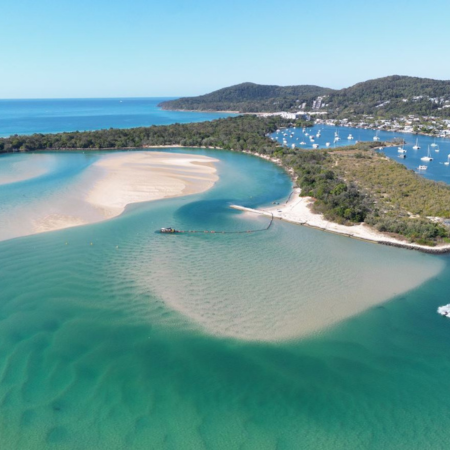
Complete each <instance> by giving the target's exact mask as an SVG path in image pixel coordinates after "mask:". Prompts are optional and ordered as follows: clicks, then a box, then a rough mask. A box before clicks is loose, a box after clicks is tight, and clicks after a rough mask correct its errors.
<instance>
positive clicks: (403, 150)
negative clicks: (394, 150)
mask: <svg viewBox="0 0 450 450" xmlns="http://www.w3.org/2000/svg"><path fill="white" fill-rule="evenodd" d="M398 152H399V153H406V150H405V149H404V148H403V147H399V148H398Z"/></svg>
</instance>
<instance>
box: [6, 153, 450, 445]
mask: <svg viewBox="0 0 450 450" xmlns="http://www.w3.org/2000/svg"><path fill="white" fill-rule="evenodd" d="M165 151H177V152H186V153H192V152H196V153H199V154H202V155H207V156H213V157H215V158H217V159H218V160H219V163H218V164H217V168H218V173H219V176H220V179H219V181H218V182H217V183H216V184H215V185H214V187H213V188H212V189H210V190H209V191H207V192H204V193H201V194H196V195H191V196H186V197H180V198H174V199H167V200H160V201H155V202H149V203H144V204H139V205H131V206H129V207H128V208H127V209H126V211H125V212H124V213H123V214H122V215H121V216H119V217H116V218H114V219H112V220H109V221H105V222H101V223H96V224H92V225H86V226H81V227H77V228H71V229H66V230H61V231H56V232H50V233H44V234H39V235H33V236H27V237H20V238H15V239H9V240H5V241H3V242H0V269H1V270H0V350H1V351H0V405H1V409H0V448H5V449H8V450H14V449H26V450H34V449H36V450H42V449H52V448H55V449H71V450H72V449H80V450H81V449H83V450H85V449H108V450H109V449H130V448H133V449H149V448H152V449H196V450H197V449H214V450H215V449H219V450H220V449H224V450H225V449H226V450H229V449H258V450H259V449H273V450H275V449H277V450H279V449H294V448H305V449H314V450H316V449H320V450H322V449H333V450H335V449H346V450H348V449H361V448H364V449H399V448H405V449H406V448H407V449H442V448H447V447H448V446H449V445H450V437H449V433H448V432H447V428H448V425H447V422H449V421H450V417H449V414H448V405H449V402H450V394H449V393H448V391H447V389H446V382H447V377H448V373H450V346H449V339H450V321H449V320H448V319H446V318H443V317H441V316H439V315H438V314H436V308H437V307H438V306H439V305H442V304H445V303H448V301H449V300H448V292H450V259H449V257H448V256H433V255H427V254H422V253H419V252H413V251H409V250H404V249H396V248H390V247H385V246H381V245H376V244H370V243H366V242H361V241H357V240H352V239H349V238H346V237H344V236H338V235H334V234H329V233H325V232H322V231H318V230H314V229H309V228H305V227H301V226H296V225H293V224H289V223H285V222H281V221H276V222H274V225H273V226H272V227H271V228H270V229H269V231H267V232H262V233H254V234H242V235H239V234H237V235H203V234H201V235H181V236H178V235H161V234H159V233H157V232H156V230H158V229H159V228H160V227H162V226H174V227H176V228H182V229H199V228H200V229H221V230H247V229H260V228H263V227H264V226H265V225H267V218H264V217H254V216H251V215H248V214H244V213H241V212H238V211H235V210H232V209H230V208H229V205H230V204H241V205H244V206H249V207H252V206H253V207H255V206H260V205H269V204H271V203H272V202H273V201H283V199H285V198H286V197H287V196H288V195H289V193H290V190H291V181H290V179H289V178H288V176H287V175H286V174H285V173H284V171H282V170H281V169H280V168H279V167H277V166H275V165H273V164H272V163H270V162H267V161H265V160H261V159H259V158H257V157H254V156H251V155H245V154H238V153H233V152H227V151H219V150H194V149H185V150H180V149H173V150H165ZM420 151H421V152H422V151H423V148H422V149H421V150H420ZM408 155H409V151H408ZM101 157H102V152H93V153H89V154H84V153H82V152H69V153H64V154H58V153H55V152H53V153H51V152H39V153H35V154H20V155H18V154H14V155H2V156H0V167H1V170H0V183H2V184H0V222H1V223H2V224H7V226H9V227H11V229H12V228H14V225H15V224H17V223H18V222H17V221H23V220H26V213H27V211H28V210H29V209H33V208H40V207H41V206H42V205H44V206H48V207H52V205H55V204H61V203H62V202H64V201H65V199H67V195H68V193H70V191H71V190H72V189H78V188H79V187H80V185H81V184H82V181H83V176H82V175H83V173H84V171H85V170H86V168H87V167H89V166H90V165H91V164H92V163H93V161H96V160H98V159H99V158H101ZM30 158H34V159H30ZM407 160H408V159H407ZM407 160H406V161H407ZM444 167H446V166H443V167H442V168H444ZM429 173H431V172H429ZM432 175H433V174H432V173H431V175H428V176H430V177H431V176H432ZM2 180H3V182H2ZM449 425H450V424H449Z"/></svg>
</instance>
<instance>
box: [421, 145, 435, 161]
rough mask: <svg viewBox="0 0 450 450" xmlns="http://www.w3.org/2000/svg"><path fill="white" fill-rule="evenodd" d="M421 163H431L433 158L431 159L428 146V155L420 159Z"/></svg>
mask: <svg viewBox="0 0 450 450" xmlns="http://www.w3.org/2000/svg"><path fill="white" fill-rule="evenodd" d="M420 159H421V160H422V161H433V158H432V157H431V154H430V147H429V146H428V153H427V156H422V158H420Z"/></svg>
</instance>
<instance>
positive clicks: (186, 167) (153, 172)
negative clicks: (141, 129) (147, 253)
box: [86, 152, 218, 219]
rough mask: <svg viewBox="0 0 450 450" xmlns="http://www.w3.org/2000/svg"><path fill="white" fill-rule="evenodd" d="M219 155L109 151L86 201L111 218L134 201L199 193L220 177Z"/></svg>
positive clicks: (99, 163) (99, 164)
mask: <svg viewBox="0 0 450 450" xmlns="http://www.w3.org/2000/svg"><path fill="white" fill-rule="evenodd" d="M215 162H217V160H216V159H213V158H209V157H206V156H201V155H185V154H176V153H164V152H128V153H121V154H118V155H114V154H113V155H108V157H106V158H103V159H101V160H100V161H99V162H98V163H96V164H95V165H94V167H93V169H94V170H95V169H100V171H102V172H103V176H100V179H99V180H98V182H97V183H96V184H95V185H94V188H93V189H92V190H91V191H90V192H89V193H88V195H87V197H86V201H87V202H89V203H90V204H91V205H93V206H94V207H95V208H96V209H97V210H99V211H100V212H101V214H102V215H103V216H104V217H105V218H106V219H109V218H111V217H114V216H117V215H119V214H121V213H122V212H123V211H124V209H125V207H126V206H127V205H129V204H132V203H139V202H147V201H151V200H160V199H163V198H169V197H178V196H182V195H190V194H196V193H199V192H203V191H206V190H207V189H209V188H211V187H212V186H213V184H214V183H215V182H216V181H217V180H218V176H217V174H216V169H215V167H214V164H213V163H215Z"/></svg>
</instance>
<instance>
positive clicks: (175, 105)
mask: <svg viewBox="0 0 450 450" xmlns="http://www.w3.org/2000/svg"><path fill="white" fill-rule="evenodd" d="M331 92H333V91H332V89H328V88H322V87H320V86H310V85H304V86H264V85H261V84H255V83H242V84H237V85H235V86H231V87H227V88H223V89H219V90H218V91H214V92H211V93H210V94H206V95H201V96H199V97H185V98H180V99H178V100H171V101H166V102H162V103H160V105H159V106H161V107H162V108H163V109H177V110H198V111H239V112H264V111H286V110H291V109H295V108H299V106H300V105H301V104H302V103H303V102H307V103H312V101H313V100H314V99H315V98H316V97H317V96H319V95H324V94H327V93H331Z"/></svg>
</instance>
